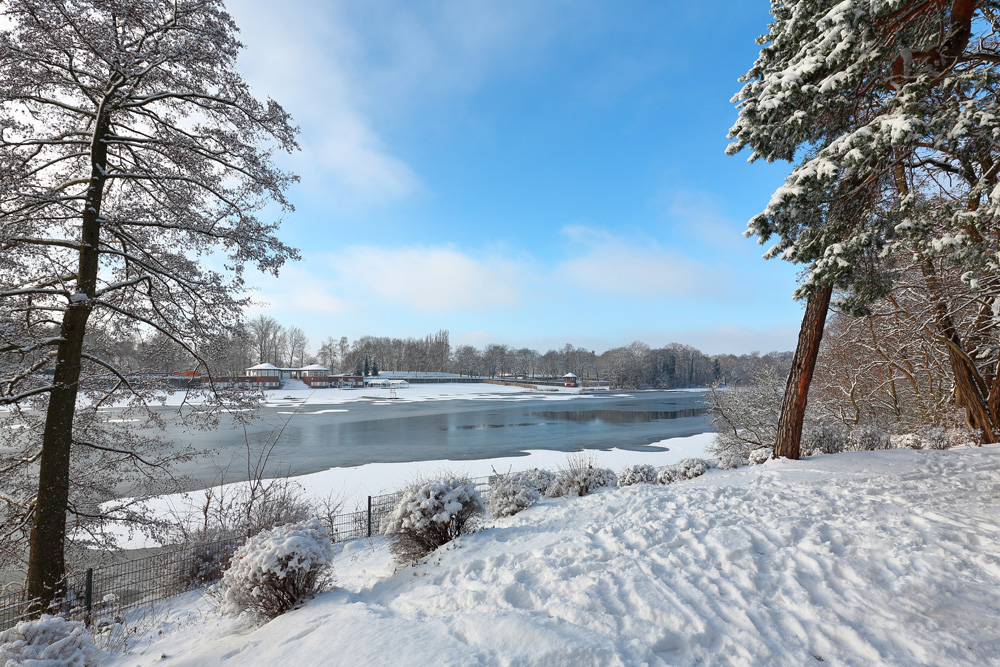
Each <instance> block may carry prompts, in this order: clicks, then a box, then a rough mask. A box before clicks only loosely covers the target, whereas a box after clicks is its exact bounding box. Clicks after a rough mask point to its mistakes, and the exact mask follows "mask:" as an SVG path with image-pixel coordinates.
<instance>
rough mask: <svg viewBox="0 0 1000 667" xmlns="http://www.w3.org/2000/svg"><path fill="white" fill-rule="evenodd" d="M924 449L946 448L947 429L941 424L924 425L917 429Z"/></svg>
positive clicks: (947, 443) (947, 444)
mask: <svg viewBox="0 0 1000 667" xmlns="http://www.w3.org/2000/svg"><path fill="white" fill-rule="evenodd" d="M917 435H918V436H920V442H921V444H923V448H924V449H948V448H949V447H950V446H951V443H950V442H949V441H948V431H947V430H946V429H945V428H944V427H943V426H925V427H924V428H922V429H920V430H919V431H917Z"/></svg>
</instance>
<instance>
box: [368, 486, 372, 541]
mask: <svg viewBox="0 0 1000 667" xmlns="http://www.w3.org/2000/svg"><path fill="white" fill-rule="evenodd" d="M371 536H372V497H371V496H368V537H371Z"/></svg>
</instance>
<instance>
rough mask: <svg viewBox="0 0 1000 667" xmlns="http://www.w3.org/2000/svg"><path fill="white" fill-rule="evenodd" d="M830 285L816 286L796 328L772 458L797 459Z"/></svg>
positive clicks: (829, 294)
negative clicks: (797, 334)
mask: <svg viewBox="0 0 1000 667" xmlns="http://www.w3.org/2000/svg"><path fill="white" fill-rule="evenodd" d="M832 294H833V287H832V286H830V285H824V286H822V287H820V288H819V289H817V290H816V291H815V292H813V293H812V295H810V296H809V299H808V300H807V301H806V312H805V315H803V317H802V326H801V327H800V328H799V343H798V346H797V347H796V348H795V357H794V358H793V359H792V370H791V372H790V373H789V374H788V384H786V385H785V398H784V401H782V403H781V416H780V417H779V419H778V437H777V440H776V441H775V443H774V457H775V458H778V457H779V456H784V457H786V458H790V459H797V458H799V443H800V441H801V440H802V422H803V420H804V418H805V414H806V401H807V400H808V398H809V385H810V383H811V382H812V377H813V371H814V370H815V369H816V357H817V356H818V355H819V344H820V341H822V340H823V327H824V326H825V325H826V311H827V310H828V309H829V308H830V296H831V295H832Z"/></svg>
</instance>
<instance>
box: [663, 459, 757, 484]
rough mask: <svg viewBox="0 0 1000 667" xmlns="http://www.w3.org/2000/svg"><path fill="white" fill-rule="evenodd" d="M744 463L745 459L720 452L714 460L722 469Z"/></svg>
mask: <svg viewBox="0 0 1000 667" xmlns="http://www.w3.org/2000/svg"><path fill="white" fill-rule="evenodd" d="M746 463H747V462H746V461H744V460H743V459H741V458H740V457H739V456H737V455H735V454H722V455H721V456H719V458H717V459H716V460H715V465H716V467H718V468H721V469H722V470H736V469H737V468H739V467H740V466H742V465H746ZM657 481H659V480H657Z"/></svg>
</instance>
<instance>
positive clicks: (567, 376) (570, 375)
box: [563, 373, 576, 378]
mask: <svg viewBox="0 0 1000 667" xmlns="http://www.w3.org/2000/svg"><path fill="white" fill-rule="evenodd" d="M563 377H564V378H575V377H576V375H575V374H574V373H566V375H563Z"/></svg>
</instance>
